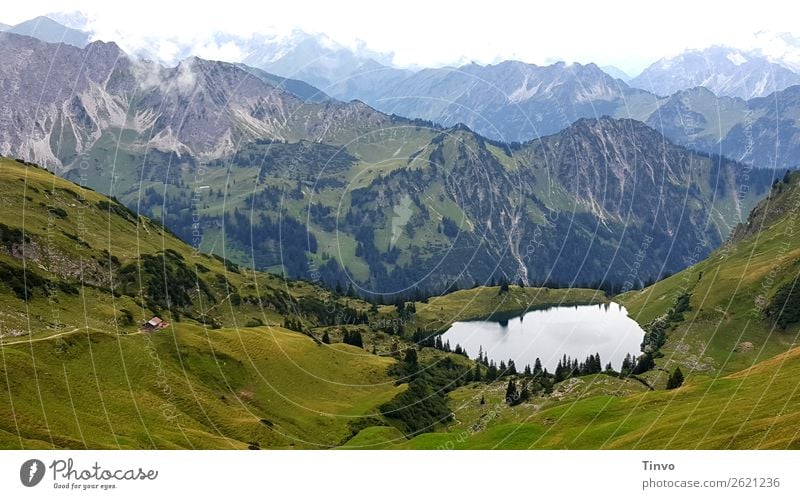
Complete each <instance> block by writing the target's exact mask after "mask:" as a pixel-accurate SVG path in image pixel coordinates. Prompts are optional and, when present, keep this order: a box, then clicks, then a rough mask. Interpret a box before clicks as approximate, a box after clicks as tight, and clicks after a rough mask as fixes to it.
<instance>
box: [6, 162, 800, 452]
mask: <svg viewBox="0 0 800 499" xmlns="http://www.w3.org/2000/svg"><path fill="white" fill-rule="evenodd" d="M798 184H800V174H794V175H788V176H787V177H786V178H785V179H784V180H782V181H779V182H776V184H775V185H774V186H773V188H772V191H771V193H770V196H769V197H768V198H767V199H766V200H765V201H763V202H762V203H761V204H759V205H758V206H757V207H756V209H755V210H754V211H753V213H752V214H751V216H750V219H749V221H748V223H747V224H745V225H742V226H740V227H738V228H737V229H736V231H735V232H734V234H733V236H732V237H731V239H730V242H729V243H728V244H726V245H725V246H723V247H722V248H720V249H719V250H717V251H716V252H715V253H713V254H712V256H711V257H710V258H709V259H707V260H704V261H702V262H700V263H698V264H696V265H694V266H692V267H690V268H688V269H687V270H685V271H683V272H681V273H678V274H676V275H674V276H672V277H670V278H668V279H665V280H663V281H661V282H658V283H656V284H655V285H653V286H650V287H648V288H646V289H644V290H642V291H633V292H629V293H626V294H624V295H621V296H618V297H616V298H614V300H615V301H619V302H621V303H622V304H624V305H625V306H626V307H627V308H628V310H629V312H630V313H631V314H632V316H633V317H634V318H636V319H637V320H638V321H639V322H640V324H642V325H643V327H644V328H645V330H646V331H647V338H646V341H645V343H646V344H647V345H649V347H648V349H647V350H648V355H647V356H648V358H652V359H653V363H654V368H653V369H641V371H643V372H640V371H637V370H636V368H632V367H630V366H629V367H628V368H627V369H628V371H626V372H624V373H623V376H620V375H619V373H617V372H616V371H614V370H613V369H610V370H609V369H607V368H606V369H603V368H602V366H601V365H600V364H599V362H596V361H595V360H593V359H591V358H588V359H587V360H586V361H585V362H583V361H581V362H580V363H579V362H578V359H572V360H571V361H570V362H573V363H572V364H570V366H568V367H564V368H563V369H562V370H557V371H556V372H555V373H542V372H537V371H536V370H535V369H534V371H533V372H532V373H531V372H528V371H527V370H526V371H525V372H523V369H522V367H523V366H517V367H516V368H515V369H514V368H512V367H511V366H510V365H508V366H504V365H503V364H501V366H500V368H499V369H498V366H495V365H494V363H489V362H488V360H487V359H480V360H478V361H475V360H472V359H470V358H469V357H468V356H467V354H468V355H471V356H475V355H476V354H477V352H467V353H466V354H465V353H464V352H463V351H460V350H459V348H460V347H458V346H457V345H456V346H455V348H453V349H451V348H450V346H448V347H447V348H443V347H442V346H441V345H440V344H438V345H437V344H436V342H435V341H434V338H435V335H436V333H438V332H442V331H444V330H445V329H446V328H447V327H448V326H449V324H451V323H452V322H453V321H455V320H466V319H473V318H486V317H495V318H502V317H506V316H510V315H513V314H515V313H520V312H522V311H525V310H529V309H533V308H539V307H546V306H551V305H558V304H577V303H598V302H604V301H607V300H608V298H606V297H605V295H603V294H602V293H601V292H597V291H593V290H588V289H572V290H558V289H547V288H538V287H526V286H518V285H513V284H509V283H508V282H503V283H501V284H500V285H499V286H480V285H479V286H476V287H474V288H473V289H469V290H462V291H456V292H453V293H450V294H447V295H444V296H440V297H434V298H430V299H427V300H420V301H416V302H398V303H396V304H394V305H377V304H370V303H366V302H364V301H361V300H359V299H357V298H354V297H352V296H347V294H348V293H345V292H336V291H331V290H326V289H324V288H322V287H320V286H317V285H315V284H314V283H309V282H302V281H291V280H290V281H287V280H285V279H283V278H281V277H278V276H275V275H270V274H264V273H261V272H254V271H252V270H248V269H246V268H244V267H239V266H237V265H235V264H233V263H232V262H230V261H227V260H225V259H224V258H221V257H212V256H208V255H206V254H203V253H201V252H198V251H195V250H194V248H192V247H190V246H188V245H187V244H185V243H183V242H181V241H180V240H179V239H177V238H176V237H175V236H174V235H173V234H172V233H171V232H169V231H168V230H165V229H164V228H163V227H161V226H160V225H159V224H157V223H155V222H153V221H151V220H149V219H147V218H145V217H141V216H137V215H135V214H133V213H132V212H130V211H129V210H127V209H126V208H125V207H124V206H122V205H121V204H119V203H117V202H116V201H114V200H112V199H108V198H105V197H104V196H102V195H100V194H97V193H96V192H94V191H91V190H86V189H82V188H80V187H79V186H76V185H75V184H72V183H70V182H68V181H65V180H63V179H60V178H59V177H56V176H54V175H52V174H50V173H49V172H47V171H46V170H43V169H41V168H38V167H36V166H35V165H29V164H27V165H26V164H23V163H21V162H17V161H13V160H6V159H1V160H0V194H1V195H0V207H1V208H0V209H1V210H2V213H3V216H2V225H0V272H1V273H2V276H3V279H2V282H3V284H2V285H0V303H2V307H0V314H2V315H0V354H1V355H0V360H1V361H2V365H0V380H2V381H0V383H3V384H4V385H5V386H4V388H3V390H0V391H2V395H0V421H2V423H0V447H3V448H51V447H57V448H253V449H256V448H328V447H338V446H344V447H347V448H445V449H447V448H695V447H699V448H728V447H731V448H798V447H800V442H798V434H797V430H796V427H797V424H798V423H800V397H798V395H797V393H796V390H795V388H796V381H795V380H796V379H797V376H798V375H799V374H800V372H798V371H800V348H797V345H796V340H795V338H794V334H796V327H797V321H798V312H797V306H798V293H797V292H796V291H795V289H796V288H795V287H794V282H795V280H796V278H797V275H798V270H799V269H798V260H800V254H799V253H798V250H797V248H798V247H800V245H798V244H797V242H798V241H797V237H798V236H797V235H796V231H795V230H794V217H795V216H796V213H797V210H798V206H800V202H798V200H800V185H798ZM768 279H769V280H768ZM767 280H768V281H767ZM765 282H768V283H769V285H768V286H765V285H764V283H765ZM155 315H158V316H160V317H162V318H163V319H165V320H166V321H168V323H169V324H168V326H167V327H166V328H164V329H160V330H156V331H153V332H145V331H143V330H142V328H141V326H142V324H143V323H144V321H146V320H148V319H150V318H151V317H152V316H155ZM414 342H416V343H418V345H416V346H415V345H414ZM644 365H645V364H644V363H642V362H639V367H642V366H644ZM614 367H616V366H614ZM647 367H649V366H647ZM676 367H679V368H680V370H681V371H682V373H683V374H684V377H685V379H684V380H683V382H682V384H681V383H677V384H678V385H681V386H679V387H677V388H673V389H670V390H666V389H665V388H666V386H667V378H670V377H672V378H673V381H674V373H675V371H676ZM629 373H633V374H634V376H630V377H628V376H627V374H629ZM673 385H674V382H673Z"/></svg>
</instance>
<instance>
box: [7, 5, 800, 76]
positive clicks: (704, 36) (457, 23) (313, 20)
mask: <svg viewBox="0 0 800 499" xmlns="http://www.w3.org/2000/svg"><path fill="white" fill-rule="evenodd" d="M387 5H392V6H393V7H392V8H387V7H386V6H387ZM657 5H658V8H653V6H652V4H647V3H643V2H641V1H634V0H621V1H605V2H597V1H592V2H588V1H587V2H570V1H563V0H562V1H557V2H533V1H526V2H514V1H511V0H494V1H492V2H485V1H481V2H475V3H470V2H466V1H463V0H462V1H457V2H456V1H453V2H433V1H430V0H406V1H404V2H402V3H398V2H395V3H393V4H388V3H384V2H374V1H363V0H337V1H335V2H331V1H313V2H312V1H305V2H250V1H246V0H227V1H226V2H224V3H222V4H219V3H217V4H208V3H199V2H195V3H192V4H186V3H182V2H165V1H163V0H158V1H156V0H140V1H138V2H136V3H132V4H129V5H128V6H127V7H126V8H120V4H119V3H114V2H106V1H99V0H69V1H68V2H67V6H65V2H64V1H63V0H39V1H31V2H13V3H10V4H9V5H5V6H4V11H3V16H4V17H5V18H4V19H1V20H2V21H3V22H6V23H9V22H19V21H22V20H24V19H27V18H30V17H34V16H36V15H39V14H41V13H44V12H52V11H63V10H80V11H83V12H86V13H87V14H88V15H89V17H90V19H91V23H90V25H91V27H92V29H93V30H94V31H95V33H96V36H97V37H98V38H100V39H104V40H115V41H118V43H120V45H121V46H122V47H123V48H124V49H126V50H128V51H131V52H137V51H138V52H140V51H142V50H148V49H149V52H151V53H157V54H163V55H164V56H170V55H175V54H181V53H183V51H184V50H185V47H189V48H191V49H195V48H196V49H198V50H205V51H206V53H207V54H208V55H210V56H212V57H214V58H223V57H225V58H231V57H234V56H235V55H236V54H237V52H236V47H235V46H233V45H230V44H223V45H221V46H220V45H214V44H213V43H211V44H210V43H209V41H210V40H212V39H213V34H214V33H217V32H228V33H235V34H237V35H240V36H243V37H249V36H250V35H251V34H253V33H256V32H270V33H287V32H289V31H290V30H291V29H292V28H300V29H303V30H305V31H309V32H317V33H321V32H324V33H327V34H328V35H329V36H330V37H331V38H332V39H334V40H336V41H337V42H339V43H342V44H344V45H347V46H351V47H355V46H357V45H358V43H359V41H358V40H365V41H366V43H367V44H368V46H369V48H370V49H372V50H376V51H379V52H394V54H395V62H396V63H398V64H401V65H415V66H433V65H442V64H450V63H453V62H456V61H461V60H474V61H476V62H482V63H487V62H493V61H497V60H501V59H509V58H514V59H520V60H523V61H526V62H533V63H539V64H542V63H545V62H547V61H549V60H565V61H567V62H571V61H577V62H590V61H591V62H596V63H598V64H600V65H606V64H613V65H615V66H617V67H619V68H621V69H622V70H624V71H626V72H629V73H632V74H635V73H636V72H638V71H639V70H641V69H642V67H644V66H645V65H647V64H649V63H650V62H653V61H654V60H656V59H659V58H661V57H663V56H664V55H670V54H675V53H678V52H680V51H682V50H684V49H685V48H702V47H706V46H709V45H713V44H727V45H733V46H736V47H739V48H742V49H747V48H750V47H747V46H745V47H742V46H741V45H742V43H743V41H744V42H745V43H750V42H751V41H752V37H745V38H743V37H742V34H743V33H755V32H758V31H770V32H776V33H779V32H791V31H792V30H796V29H797V27H796V25H795V23H796V19H797V18H798V15H797V14H798V12H797V11H798V7H795V6H793V5H792V4H791V3H789V2H781V1H777V0H760V1H759V2H758V4H752V3H749V4H747V6H744V7H743V6H739V5H737V4H735V3H730V2H726V3H715V2H698V1H696V0H672V1H670V2H668V3H663V2H662V3H660V4H657ZM773 48H774V47H773ZM774 50H778V48H774ZM214 54H216V55H214Z"/></svg>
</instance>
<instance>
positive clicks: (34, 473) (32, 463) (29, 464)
mask: <svg viewBox="0 0 800 499" xmlns="http://www.w3.org/2000/svg"><path fill="white" fill-rule="evenodd" d="M42 478H44V463H43V462H41V461H39V460H38V459H28V460H27V461H25V462H24V463H22V466H21V467H20V469H19V480H20V481H21V482H22V485H24V486H26V487H35V486H37V485H39V482H41V481H42Z"/></svg>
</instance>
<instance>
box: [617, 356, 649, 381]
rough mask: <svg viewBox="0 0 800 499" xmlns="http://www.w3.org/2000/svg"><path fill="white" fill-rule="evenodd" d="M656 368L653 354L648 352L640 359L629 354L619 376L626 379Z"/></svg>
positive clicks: (624, 360)
mask: <svg viewBox="0 0 800 499" xmlns="http://www.w3.org/2000/svg"><path fill="white" fill-rule="evenodd" d="M654 367H656V361H655V359H654V358H653V354H652V353H650V352H646V353H644V354H642V355H640V356H639V357H638V358H637V357H636V356H634V355H631V354H627V355H626V356H625V359H623V361H622V367H621V368H620V370H619V376H620V378H625V377H627V376H631V375H634V376H635V375H638V374H643V373H645V372H647V371H649V370H650V369H652V368H654Z"/></svg>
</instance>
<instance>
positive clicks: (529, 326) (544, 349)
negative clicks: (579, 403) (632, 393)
mask: <svg viewBox="0 0 800 499" xmlns="http://www.w3.org/2000/svg"><path fill="white" fill-rule="evenodd" d="M643 336H644V331H643V330H642V328H640V327H639V325H638V324H637V323H636V321H634V320H633V319H631V318H630V317H628V312H627V310H625V307H623V306H621V305H618V304H616V303H609V304H601V305H577V306H568V307H552V308H548V309H544V310H534V311H531V312H528V313H526V314H524V315H521V316H517V317H514V318H512V319H508V320H507V321H506V320H504V321H468V322H456V323H454V324H453V325H452V326H451V327H450V329H448V330H447V332H445V333H444V335H442V341H448V340H449V341H450V344H451V345H452V346H453V347H455V345H456V344H457V343H458V344H460V345H461V346H462V347H464V348H466V349H467V353H468V354H469V356H470V357H471V358H475V357H477V355H478V350H479V348H481V347H483V351H484V352H486V354H487V355H488V357H489V359H490V360H494V361H495V362H497V363H498V364H499V363H500V361H501V360H502V361H507V360H508V359H513V360H514V363H515V364H516V366H517V369H518V370H521V369H522V368H523V367H524V366H525V364H530V365H531V366H533V363H534V361H535V360H536V358H537V357H539V359H540V360H541V362H542V366H543V367H546V368H547V370H548V371H550V372H553V371H554V370H555V368H556V365H557V364H558V361H559V359H561V356H562V355H564V354H566V355H567V356H569V357H572V358H577V359H578V360H579V361H583V360H585V359H586V357H587V356H588V355H589V354H594V353H599V354H600V359H601V361H602V365H603V367H605V365H606V363H608V362H609V361H610V362H611V364H612V366H613V367H614V369H619V367H620V365H621V364H622V360H623V359H624V358H625V355H626V354H628V353H631V354H638V353H639V352H640V350H641V342H642V337H643Z"/></svg>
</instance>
